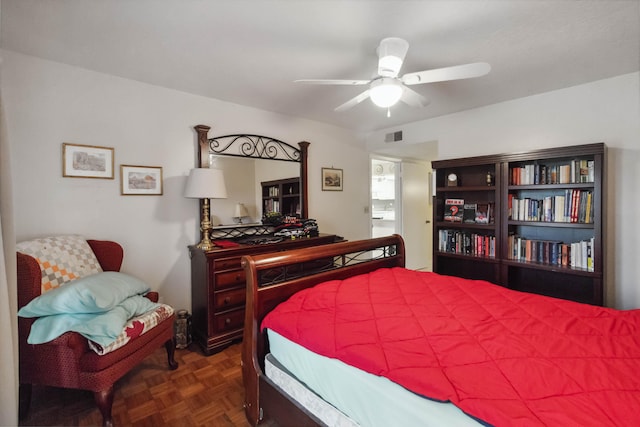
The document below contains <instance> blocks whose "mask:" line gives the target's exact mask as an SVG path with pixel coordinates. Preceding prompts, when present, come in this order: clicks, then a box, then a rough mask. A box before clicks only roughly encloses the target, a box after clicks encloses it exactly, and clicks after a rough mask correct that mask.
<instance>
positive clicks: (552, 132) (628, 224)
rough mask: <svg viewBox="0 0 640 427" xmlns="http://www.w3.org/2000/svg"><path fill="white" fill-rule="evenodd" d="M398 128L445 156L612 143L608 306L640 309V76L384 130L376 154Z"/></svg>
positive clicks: (374, 142)
mask: <svg viewBox="0 0 640 427" xmlns="http://www.w3.org/2000/svg"><path fill="white" fill-rule="evenodd" d="M427 108H428V107H427ZM395 130H402V131H403V136H404V142H405V144H412V143H419V142H423V141H430V140H437V141H438V158H439V159H447V158H458V157H468V156H477V155H484V154H497V153H503V152H506V153H509V152H517V151H525V150H531V149H538V148H547V147H556V146H565V145H578V144H589V143H594V142H604V143H606V145H607V146H608V163H607V168H608V172H607V180H608V183H607V188H606V192H605V193H606V194H605V196H606V198H607V202H606V203H607V216H608V217H607V221H608V222H607V241H606V249H607V260H606V264H607V285H608V292H607V298H606V301H607V305H609V306H615V307H617V308H625V309H628V308H639V307H640V286H639V285H638V283H639V281H638V276H639V275H640V263H639V262H638V261H639V260H638V245H639V244H640V225H639V221H638V212H640V197H638V191H639V190H638V187H639V185H640V73H632V74H626V75H623V76H618V77H614V78H610V79H605V80H600V81H597V82H594V83H590V84H585V85H580V86H575V87H571V88H566V89H562V90H557V91H553V92H548V93H544V94H539V95H535V96H530V97H526V98H521V99H517V100H514V101H509V102H503V103H500V104H494V105H490V106H488V107H483V108H477V109H474V110H468V111H464V112H461V113H457V114H451V115H448V116H443V117H438V118H435V119H431V120H424V121H421V122H415V123H411V124H410V125H406V126H403V127H401V128H393V129H385V130H384V131H380V132H375V133H372V134H370V135H368V136H367V146H368V148H369V150H371V151H374V150H376V149H377V148H380V147H384V145H385V144H384V142H383V141H384V134H385V133H387V132H391V131H395ZM387 145H388V144H387Z"/></svg>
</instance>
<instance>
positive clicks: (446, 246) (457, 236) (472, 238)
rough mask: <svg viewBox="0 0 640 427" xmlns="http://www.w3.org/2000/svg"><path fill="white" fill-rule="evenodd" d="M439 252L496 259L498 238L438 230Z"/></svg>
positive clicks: (467, 232)
mask: <svg viewBox="0 0 640 427" xmlns="http://www.w3.org/2000/svg"><path fill="white" fill-rule="evenodd" d="M438 250H439V251H440V252H451V253H456V254H463V255H475V256H483V257H491V258H495V256H496V237H495V236H489V235H482V234H478V233H472V232H469V231H460V230H438Z"/></svg>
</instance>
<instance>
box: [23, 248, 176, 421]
mask: <svg viewBox="0 0 640 427" xmlns="http://www.w3.org/2000/svg"><path fill="white" fill-rule="evenodd" d="M74 237H78V236H74ZM82 242H86V243H88V247H90V249H88V248H87V250H89V251H93V254H95V258H96V259H97V261H98V262H99V266H100V268H101V269H102V270H103V271H105V272H110V271H116V272H117V271H119V270H120V266H121V264H122V259H123V254H124V252H123V249H122V247H121V246H120V245H119V244H118V243H115V242H110V241H97V240H86V241H85V240H82ZM82 242H81V243H82ZM20 245H21V244H19V245H18V251H19V252H18V253H17V262H18V308H22V307H24V306H25V305H27V304H28V303H29V302H31V301H32V300H34V299H35V298H37V297H39V296H40V295H41V293H42V292H43V290H45V291H47V289H46V286H45V276H46V275H47V274H50V276H51V277H49V278H48V279H47V280H50V279H53V280H54V282H55V280H57V279H56V277H54V276H56V275H57V276H58V278H59V277H60V275H61V274H62V275H67V276H69V275H70V276H71V277H72V280H73V277H74V274H73V272H69V271H67V270H69V268H66V269H65V268H57V267H55V266H54V267H55V268H53V269H50V268H49V267H50V266H49V265H48V263H47V262H44V261H43V260H42V259H41V257H39V256H38V255H37V254H32V255H27V254H25V253H21V252H20ZM45 246H46V245H45ZM54 270H55V271H54ZM60 270H61V271H62V273H60ZM110 274H112V273H110ZM118 274H120V273H118ZM68 278H69V277H66V279H68ZM48 284H50V281H47V286H48ZM63 286H72V285H69V284H68V283H67V284H64V285H63ZM144 296H145V297H147V298H149V299H150V300H152V301H153V302H157V301H158V294H157V293H156V292H149V293H147V294H146V295H144ZM142 299H144V298H142ZM147 303H148V302H147ZM166 307H168V306H166ZM168 309H169V310H170V311H169V312H168V313H166V316H165V318H164V319H162V318H159V319H158V320H157V324H156V325H155V326H149V328H148V330H147V329H145V332H142V333H141V334H140V335H136V336H134V337H133V338H131V339H130V337H126V339H127V340H126V343H125V344H122V346H121V347H119V348H116V349H114V350H113V351H109V352H107V353H106V354H102V355H101V354H98V353H97V352H96V351H95V350H94V349H92V348H90V343H89V340H88V339H87V338H86V337H85V336H83V335H81V334H79V333H77V332H73V331H70V332H65V333H63V334H62V335H60V336H59V337H57V338H55V339H53V340H52V341H49V342H45V343H42V344H28V343H27V338H28V337H29V334H30V331H31V328H32V325H33V324H34V321H35V320H36V319H34V318H24V317H19V318H18V329H19V352H20V357H19V361H20V368H19V378H20V416H21V418H24V416H26V414H27V412H28V410H29V406H30V401H31V386H32V384H40V385H46V386H54V387H64V388H76V389H84V390H90V391H92V392H93V393H94V398H95V402H96V405H97V406H98V408H99V409H100V412H101V414H102V417H103V425H105V426H111V425H112V424H113V421H112V416H111V407H112V404H113V395H114V383H115V382H116V381H117V380H118V379H119V378H121V377H122V376H123V375H125V374H126V373H127V372H129V371H130V370H131V369H132V368H133V367H135V366H136V365H137V364H138V363H140V362H141V361H142V360H143V359H144V358H146V357H147V356H148V355H150V354H151V353H153V352H154V351H155V350H156V349H157V348H158V347H160V346H162V345H163V344H164V346H165V348H166V351H167V358H168V363H169V369H172V370H173V369H176V368H177V367H178V365H177V363H176V362H175V360H174V349H175V344H174V341H173V323H174V315H173V310H172V309H171V308H170V307H168ZM154 324H155V323H154ZM145 328H147V326H145ZM123 333H124V331H123ZM91 344H93V343H91Z"/></svg>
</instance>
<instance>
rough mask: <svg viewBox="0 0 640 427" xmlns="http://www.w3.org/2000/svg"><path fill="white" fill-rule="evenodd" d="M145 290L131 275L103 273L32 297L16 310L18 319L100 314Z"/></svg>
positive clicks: (144, 286) (142, 284) (147, 286)
mask: <svg viewBox="0 0 640 427" xmlns="http://www.w3.org/2000/svg"><path fill="white" fill-rule="evenodd" d="M149 289H150V287H149V285H147V284H146V283H144V282H143V281H142V280H140V279H136V278H135V277H133V276H129V275H127V274H124V273H120V272H117V271H105V272H102V273H97V274H92V275H90V276H85V277H82V278H80V279H76V280H74V281H72V282H69V283H67V284H66V285H63V286H60V287H59V288H55V289H52V290H50V291H49V292H46V293H44V294H42V295H40V296H39V297H37V298H34V299H33V300H31V302H29V303H28V304H27V305H25V306H24V307H22V308H21V309H20V310H19V311H18V316H21V317H41V316H50V315H55V314H84V313H104V312H106V311H109V310H111V309H112V308H114V307H115V306H117V305H118V304H120V303H121V302H122V301H124V300H126V299H127V298H128V297H130V296H133V295H141V294H144V293H146V292H148V291H149Z"/></svg>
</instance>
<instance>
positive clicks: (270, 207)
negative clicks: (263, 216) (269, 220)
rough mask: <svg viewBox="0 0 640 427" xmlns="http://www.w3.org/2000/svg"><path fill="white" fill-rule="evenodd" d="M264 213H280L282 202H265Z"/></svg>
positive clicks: (268, 200) (270, 200)
mask: <svg viewBox="0 0 640 427" xmlns="http://www.w3.org/2000/svg"><path fill="white" fill-rule="evenodd" d="M264 212H280V201H279V200H272V199H267V200H265V201H264Z"/></svg>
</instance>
